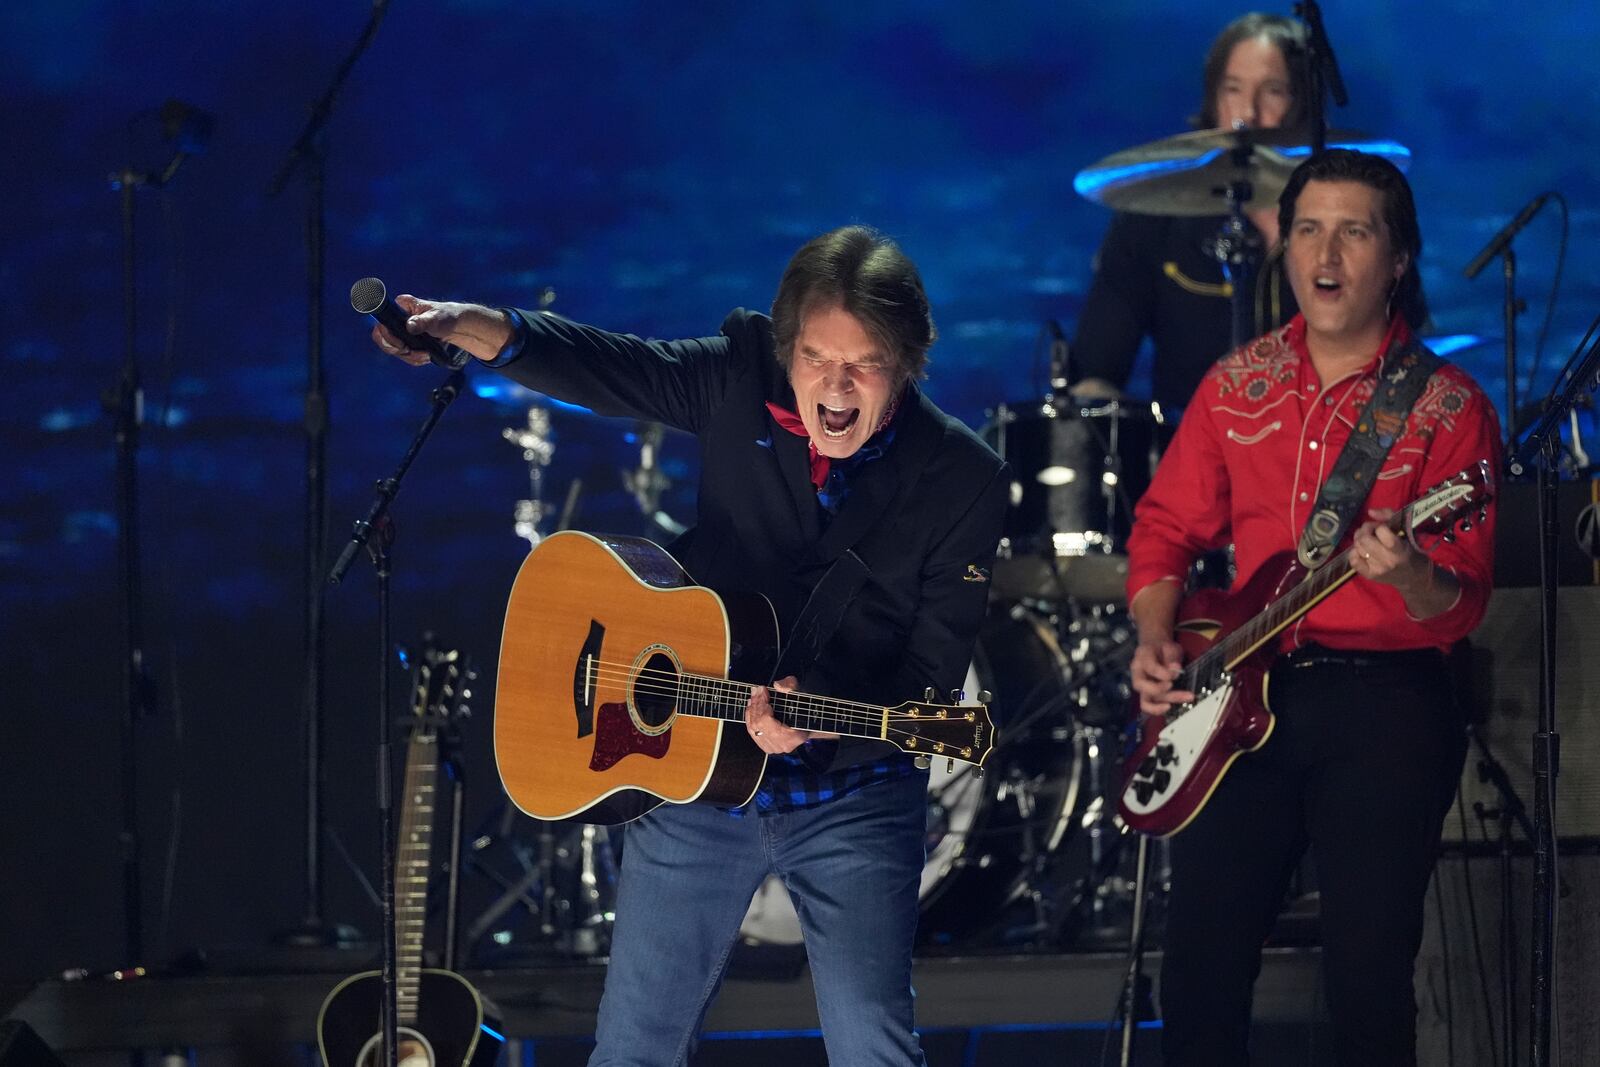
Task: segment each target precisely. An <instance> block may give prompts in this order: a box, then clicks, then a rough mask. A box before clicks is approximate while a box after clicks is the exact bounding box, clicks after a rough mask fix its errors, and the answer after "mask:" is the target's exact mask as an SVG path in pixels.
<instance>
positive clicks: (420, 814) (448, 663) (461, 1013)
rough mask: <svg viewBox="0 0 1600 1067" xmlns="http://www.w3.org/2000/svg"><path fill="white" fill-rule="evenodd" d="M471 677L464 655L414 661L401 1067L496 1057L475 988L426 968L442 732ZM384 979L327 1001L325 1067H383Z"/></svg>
mask: <svg viewBox="0 0 1600 1067" xmlns="http://www.w3.org/2000/svg"><path fill="white" fill-rule="evenodd" d="M471 676H472V672H471V671H470V670H469V669H468V667H467V664H466V662H465V660H464V659H463V658H462V656H461V655H460V653H458V652H454V651H449V652H445V651H439V650H436V649H434V648H433V647H432V645H431V643H430V644H429V647H428V648H427V649H426V650H425V651H424V652H423V654H422V656H421V657H420V659H419V660H418V661H417V664H416V668H415V677H414V684H415V689H414V697H413V701H412V711H413V713H414V716H415V717H414V719H413V721H412V724H411V740H410V742H409V743H408V745H407V746H406V769H405V779H404V781H405V792H404V793H403V794H402V796H403V800H402V802H401V803H400V805H399V808H400V826H399V831H398V833H399V836H398V847H397V848H396V850H395V856H396V861H395V976H396V992H395V1001H396V1014H395V1022H396V1028H397V1031H398V1035H399V1039H398V1041H397V1045H398V1048H397V1059H398V1061H399V1062H400V1064H401V1065H402V1067H489V1065H490V1064H493V1063H494V1062H495V1060H496V1059H497V1058H498V1057H499V1055H500V1045H501V1044H502V1042H503V1038H502V1037H501V1035H500V1033H499V1029H498V1027H499V1023H498V1021H497V1020H495V1019H494V1018H492V1017H491V1016H490V1015H489V1014H488V1012H487V1011H486V1010H485V1007H484V1002H483V998H482V997H480V996H479V995H478V991H477V990H476V989H474V988H473V987H472V983H471V982H468V981H467V980H466V979H465V978H463V977H461V976H460V975H459V974H456V973H455V972H454V971H448V970H442V969H439V968H427V967H423V966H422V937H423V932H424V930H425V929H426V925H427V909H428V875H429V869H430V866H431V864H430V859H429V854H430V852H431V847H432V842H433V813H434V796H435V793H436V791H437V788H438V781H439V731H440V730H441V729H444V728H446V727H447V726H448V725H449V724H450V723H451V721H452V720H454V719H456V718H459V717H460V716H461V715H463V714H464V711H463V709H464V701H465V700H466V699H467V698H468V696H469V693H468V690H467V682H468V681H469V679H470V678H471ZM382 1007H383V972H381V971H363V972H362V973H360V974H356V975H352V976H351V977H349V978H346V979H345V980H344V981H343V982H340V983H339V984H338V985H337V986H335V987H334V989H333V991H332V992H331V993H329V994H328V996H327V999H326V1000H324V1001H323V1002H322V1011H321V1013H320V1014H319V1015H318V1016H317V1045H318V1048H319V1049H320V1050H321V1052H322V1062H323V1063H325V1064H326V1065H327V1067H383V1063H384V1059H383V1048H382V1045H383V1042H382V1023H381V1020H382Z"/></svg>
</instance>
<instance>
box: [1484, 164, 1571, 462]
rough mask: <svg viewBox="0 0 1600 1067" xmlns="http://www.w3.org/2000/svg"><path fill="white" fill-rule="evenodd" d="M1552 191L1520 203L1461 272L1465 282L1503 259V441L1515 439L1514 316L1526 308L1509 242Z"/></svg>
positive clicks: (1537, 210)
mask: <svg viewBox="0 0 1600 1067" xmlns="http://www.w3.org/2000/svg"><path fill="white" fill-rule="evenodd" d="M1553 195H1555V194H1553V193H1541V194H1539V195H1538V196H1536V197H1534V198H1533V199H1532V200H1530V201H1528V203H1527V204H1526V205H1524V206H1523V208H1522V211H1521V212H1519V213H1518V215H1517V217H1516V218H1514V219H1512V220H1511V221H1510V222H1509V223H1507V224H1506V225H1505V226H1503V227H1502V228H1501V230H1500V232H1499V233H1497V234H1495V235H1494V236H1493V237H1491V238H1490V239H1489V243H1488V244H1486V245H1484V246H1483V248H1482V249H1481V250H1480V251H1479V252H1478V254H1477V255H1476V256H1473V257H1472V262H1471V263H1468V264H1467V265H1466V267H1464V268H1463V269H1462V271H1461V273H1462V274H1463V275H1464V276H1465V277H1466V279H1467V280H1468V281H1471V280H1472V279H1474V278H1476V277H1477V276H1478V272H1479V271H1481V270H1483V268H1484V267H1485V266H1486V265H1487V264H1488V262H1489V260H1490V259H1492V258H1493V257H1494V256H1495V255H1499V256H1500V257H1501V259H1502V260H1503V261H1504V268H1503V273H1504V275H1505V280H1506V288H1505V303H1504V316H1505V332H1506V440H1507V441H1508V442H1510V441H1515V440H1516V439H1517V316H1518V315H1520V314H1522V312H1524V311H1526V310H1527V303H1526V302H1525V301H1522V300H1518V299H1517V257H1516V253H1514V252H1513V251H1512V250H1511V242H1512V240H1513V238H1515V237H1516V236H1517V234H1518V233H1520V232H1521V231H1522V228H1523V227H1524V226H1526V225H1527V224H1528V222H1529V221H1530V220H1531V219H1532V218H1533V216H1534V215H1536V214H1538V213H1539V209H1540V208H1542V207H1544V204H1545V201H1546V200H1548V199H1550V197H1551V196H1553Z"/></svg>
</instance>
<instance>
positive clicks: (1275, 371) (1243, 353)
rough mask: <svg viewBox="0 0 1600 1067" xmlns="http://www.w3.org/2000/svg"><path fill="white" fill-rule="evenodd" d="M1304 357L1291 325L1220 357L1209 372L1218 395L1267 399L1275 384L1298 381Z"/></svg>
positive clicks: (1255, 399) (1220, 396) (1221, 396)
mask: <svg viewBox="0 0 1600 1067" xmlns="http://www.w3.org/2000/svg"><path fill="white" fill-rule="evenodd" d="M1299 361H1300V357H1299V356H1297V355H1296V354H1295V351H1294V346H1293V345H1291V344H1290V343H1289V340H1288V327H1286V326H1285V327H1283V328H1281V329H1277V330H1273V331H1272V332H1271V333H1268V334H1262V335H1261V336H1260V337H1258V338H1256V339H1255V340H1254V341H1252V342H1250V343H1249V344H1247V345H1242V346H1241V347H1239V348H1236V349H1234V350H1233V351H1232V352H1229V353H1228V354H1227V355H1226V356H1223V357H1222V358H1221V359H1220V360H1218V361H1217V363H1216V365H1215V366H1214V367H1212V368H1211V372H1210V373H1209V374H1208V375H1207V376H1206V377H1207V378H1208V379H1209V380H1211V381H1215V382H1216V384H1217V398H1218V399H1219V400H1220V399H1224V398H1227V397H1240V398H1242V399H1245V400H1250V401H1261V400H1265V399H1266V398H1267V396H1268V395H1269V394H1271V392H1272V389H1273V386H1275V385H1280V384H1282V383H1285V382H1292V381H1294V376H1295V367H1296V365H1297V364H1298V363H1299Z"/></svg>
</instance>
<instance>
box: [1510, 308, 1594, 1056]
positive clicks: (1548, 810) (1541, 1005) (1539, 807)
mask: <svg viewBox="0 0 1600 1067" xmlns="http://www.w3.org/2000/svg"><path fill="white" fill-rule="evenodd" d="M1597 326H1600V317H1596V319H1595V321H1594V323H1592V324H1591V325H1590V327H1589V332H1588V333H1586V334H1585V335H1584V338H1583V340H1582V341H1581V342H1579V344H1578V348H1577V350H1576V351H1575V352H1574V353H1573V355H1572V358H1571V359H1570V360H1568V361H1567V366H1566V368H1565V369H1564V370H1563V371H1562V373H1561V375H1560V376H1559V377H1557V379H1556V384H1555V387H1554V388H1553V389H1552V390H1551V391H1550V399H1549V401H1548V402H1547V404H1546V406H1545V411H1544V414H1543V415H1541V416H1540V418H1539V421H1538V422H1537V423H1536V424H1535V425H1534V427H1533V429H1531V430H1529V431H1528V435H1527V437H1525V438H1524V439H1523V441H1522V444H1521V445H1520V446H1518V447H1517V448H1516V449H1515V450H1514V451H1513V452H1512V454H1511V456H1510V459H1509V466H1510V469H1511V473H1512V474H1513V475H1515V476H1517V477H1523V476H1525V474H1526V472H1527V471H1528V470H1529V468H1533V467H1536V468H1537V470H1538V500H1539V534H1540V536H1539V591H1540V607H1541V609H1542V610H1541V613H1540V615H1541V619H1540V622H1541V627H1540V643H1539V659H1540V663H1539V666H1540V672H1539V725H1538V729H1537V730H1536V731H1535V733H1534V735H1533V828H1534V836H1533V855H1534V864H1533V897H1534V904H1533V985H1532V991H1533V1005H1532V1010H1531V1013H1530V1015H1529V1018H1528V1023H1529V1031H1530V1037H1531V1051H1530V1056H1529V1063H1530V1064H1531V1067H1548V1065H1549V1064H1550V1063H1551V1062H1552V1059H1553V1058H1552V1055H1551V1050H1550V1023H1551V1006H1552V1001H1553V993H1554V989H1553V986H1554V983H1555V902H1556V884H1555V859H1556V841H1555V826H1554V823H1553V819H1554V811H1553V808H1554V804H1555V791H1556V784H1555V779H1556V775H1557V774H1558V773H1559V771H1560V759H1561V736H1560V734H1558V733H1557V732H1556V703H1555V697H1556V660H1555V648H1556V581H1557V579H1556V574H1557V570H1556V555H1557V552H1558V551H1559V548H1560V542H1559V540H1558V538H1557V535H1556V475H1557V473H1558V472H1557V463H1558V460H1559V452H1560V447H1561V422H1562V420H1563V419H1565V418H1566V417H1567V414H1568V412H1570V411H1572V410H1573V409H1574V408H1575V407H1576V406H1577V404H1578V402H1579V400H1580V399H1581V398H1582V394H1584V393H1585V392H1593V391H1594V390H1595V389H1596V388H1597V387H1600V339H1596V340H1594V341H1593V343H1590V338H1591V337H1593V336H1594V334H1595V328H1596V327H1597ZM1585 344H1588V346H1589V347H1588V349H1587V351H1585V349H1584V345H1585Z"/></svg>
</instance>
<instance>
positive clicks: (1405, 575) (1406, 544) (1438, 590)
mask: <svg viewBox="0 0 1600 1067" xmlns="http://www.w3.org/2000/svg"><path fill="white" fill-rule="evenodd" d="M1367 514H1369V515H1370V516H1371V517H1372V518H1371V521H1368V522H1364V523H1362V524H1361V526H1360V527H1358V528H1357V529H1356V532H1355V536H1354V537H1353V538H1352V539H1351V547H1350V554H1349V559H1350V569H1351V570H1353V571H1355V572H1356V573H1357V574H1359V575H1361V577H1363V578H1370V579H1372V580H1373V581H1375V582H1382V583H1383V584H1384V585H1392V586H1394V588H1395V589H1396V590H1398V591H1399V593H1400V598H1401V599H1402V600H1404V601H1405V603H1406V610H1407V611H1408V612H1410V613H1411V617H1412V618H1413V619H1431V618H1433V617H1434V616H1435V615H1438V614H1441V613H1443V612H1446V611H1448V610H1450V609H1451V608H1452V607H1454V606H1455V603H1456V601H1457V600H1459V599H1461V583H1460V582H1458V581H1457V580H1456V576H1455V575H1454V574H1451V573H1450V572H1449V571H1447V570H1440V569H1438V568H1436V567H1434V565H1433V561H1432V560H1430V559H1429V558H1428V557H1427V556H1425V555H1424V554H1423V553H1421V552H1418V551H1417V550H1416V549H1415V548H1413V547H1412V545H1411V542H1410V541H1409V540H1406V539H1405V538H1402V537H1400V536H1399V535H1398V534H1396V533H1395V532H1394V531H1393V530H1391V529H1389V527H1388V526H1386V525H1384V524H1385V523H1387V522H1388V521H1389V520H1390V519H1391V518H1393V517H1394V510H1393V509H1392V508H1372V509H1371V510H1370V511H1368V513H1367Z"/></svg>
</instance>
